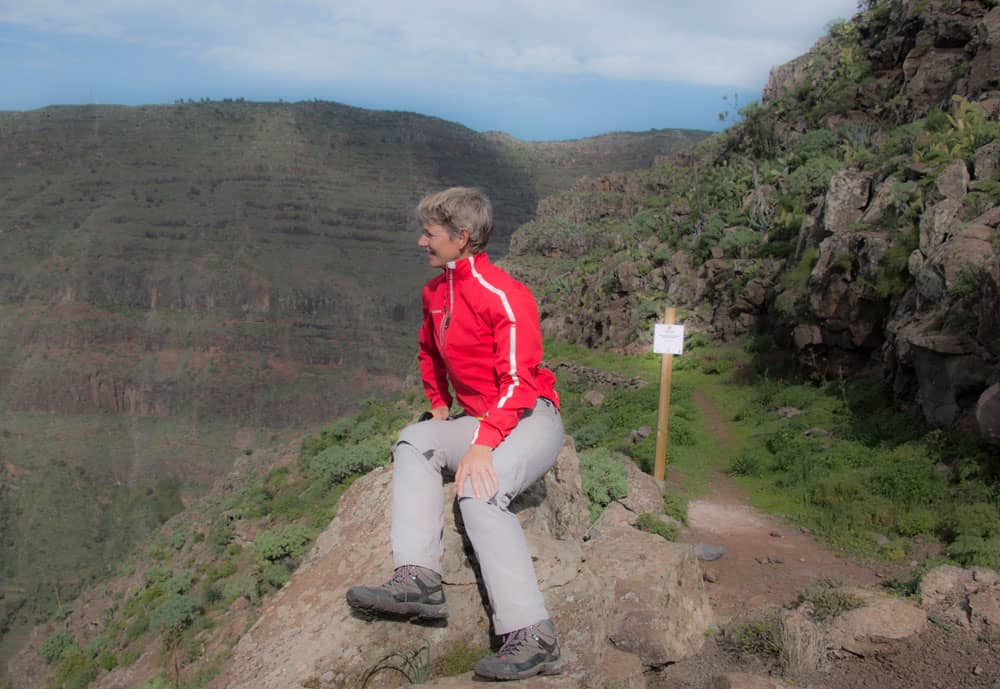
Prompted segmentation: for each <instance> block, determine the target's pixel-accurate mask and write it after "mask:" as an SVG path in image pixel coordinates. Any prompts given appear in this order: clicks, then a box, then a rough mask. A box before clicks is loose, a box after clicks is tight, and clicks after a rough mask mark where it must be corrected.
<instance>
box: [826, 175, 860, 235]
mask: <svg viewBox="0 0 1000 689" xmlns="http://www.w3.org/2000/svg"><path fill="white" fill-rule="evenodd" d="M871 188H872V175H871V174H870V173H867V172H858V171H857V170H850V169H848V170H842V171H840V172H838V173H837V174H835V175H834V176H833V178H832V179H831V180H830V188H829V189H828V190H827V192H826V206H825V210H824V213H823V229H824V230H825V231H826V232H827V233H829V234H839V233H843V232H849V231H851V230H852V229H853V227H854V225H855V224H856V223H858V222H860V221H861V217H862V215H863V214H864V209H865V208H866V207H867V206H868V200H869V198H870V197H871Z"/></svg>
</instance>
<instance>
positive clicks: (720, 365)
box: [701, 359, 733, 375]
mask: <svg viewBox="0 0 1000 689" xmlns="http://www.w3.org/2000/svg"><path fill="white" fill-rule="evenodd" d="M732 368H733V362H732V361H730V360H729V359H706V360H703V361H702V362H701V370H702V371H704V372H705V373H707V374H709V375H719V374H720V373H726V372H727V371H730V370H731V369H732Z"/></svg>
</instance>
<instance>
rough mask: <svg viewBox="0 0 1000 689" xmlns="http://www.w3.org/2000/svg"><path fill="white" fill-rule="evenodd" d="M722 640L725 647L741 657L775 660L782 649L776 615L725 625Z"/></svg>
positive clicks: (779, 627) (779, 626)
mask: <svg viewBox="0 0 1000 689" xmlns="http://www.w3.org/2000/svg"><path fill="white" fill-rule="evenodd" d="M722 638H723V641H724V642H725V644H726V645H728V646H729V647H731V648H733V649H734V650H735V651H737V652H738V653H740V654H743V655H756V656H766V657H771V658H774V659H777V658H778V657H779V656H780V655H781V652H782V649H783V647H784V645H783V643H782V638H781V623H780V621H779V619H778V617H777V615H776V614H766V615H759V616H756V617H752V618H747V619H740V620H736V621H733V622H731V623H730V624H728V625H726V627H725V629H724V630H723V636H722Z"/></svg>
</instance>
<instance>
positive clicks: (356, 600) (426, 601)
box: [347, 565, 448, 620]
mask: <svg viewBox="0 0 1000 689" xmlns="http://www.w3.org/2000/svg"><path fill="white" fill-rule="evenodd" d="M347 604H348V605H350V606H351V607H352V608H353V609H354V610H357V611H358V612H361V613H364V614H367V615H396V616H401V617H408V618H410V619H425V620H443V619H444V618H446V617H448V609H447V608H446V607H445V604H444V589H443V588H442V587H441V575H440V574H438V573H437V572H435V571H434V570H431V569H427V568H426V567H420V566H418V565H403V566H402V567H397V568H396V570H395V571H394V572H393V573H392V579H390V580H389V581H387V582H386V583H384V584H382V585H381V586H354V587H352V588H350V589H348V591H347Z"/></svg>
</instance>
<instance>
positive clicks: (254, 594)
mask: <svg viewBox="0 0 1000 689" xmlns="http://www.w3.org/2000/svg"><path fill="white" fill-rule="evenodd" d="M237 598H246V599H247V600H249V601H250V602H251V603H256V602H257V600H258V599H259V598H260V582H258V581H257V577H255V576H254V575H253V574H250V573H247V572H244V573H243V574H237V575H236V576H234V577H232V578H231V579H229V580H228V581H226V583H225V584H224V585H223V587H222V602H223V605H226V606H229V605H230V604H232V602H233V601H234V600H236V599H237Z"/></svg>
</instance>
